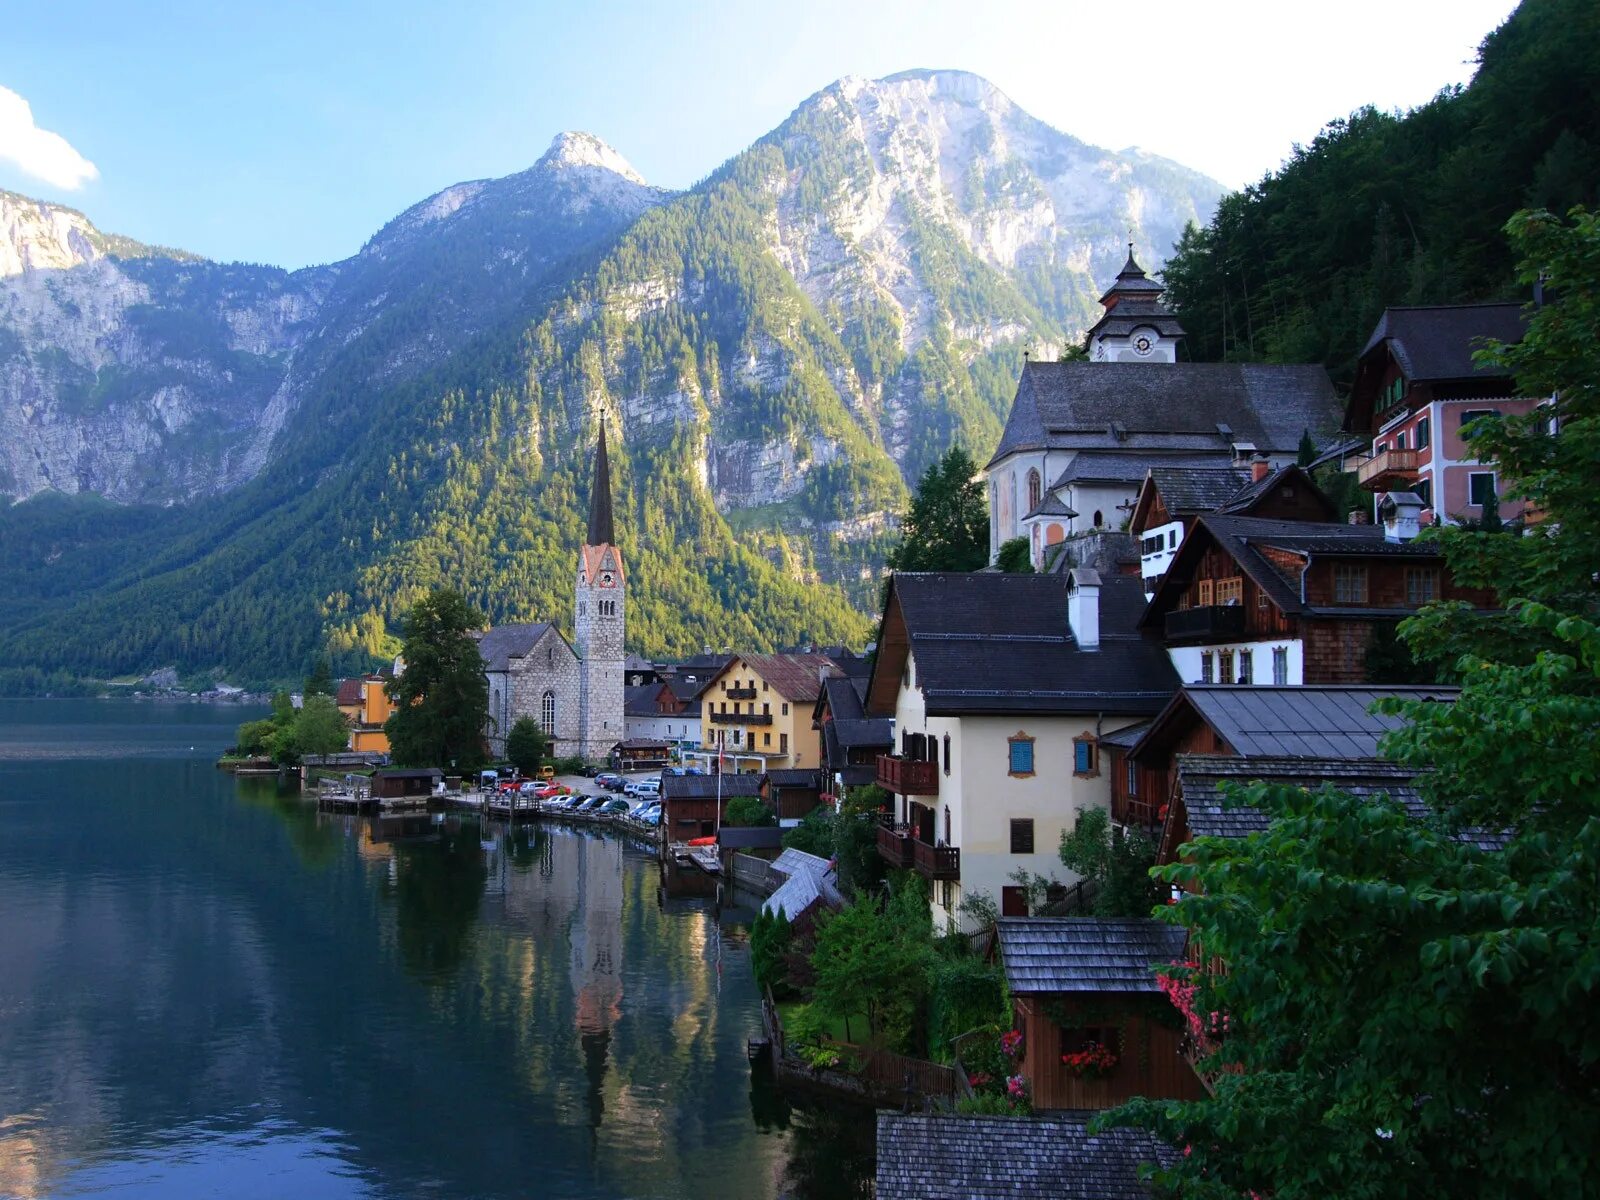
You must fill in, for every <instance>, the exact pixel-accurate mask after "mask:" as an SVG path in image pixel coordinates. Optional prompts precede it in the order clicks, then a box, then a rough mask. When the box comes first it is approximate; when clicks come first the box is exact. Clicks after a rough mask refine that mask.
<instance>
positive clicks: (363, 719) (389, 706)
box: [334, 675, 394, 754]
mask: <svg viewBox="0 0 1600 1200" xmlns="http://www.w3.org/2000/svg"><path fill="white" fill-rule="evenodd" d="M389 682H390V681H389V679H388V678H387V677H385V676H383V675H360V676H354V677H352V678H350V679H341V680H340V681H339V686H338V689H337V690H336V691H335V693H334V703H335V704H336V705H337V706H338V709H339V712H340V713H342V714H343V716H344V719H345V721H346V722H347V723H348V724H349V726H350V740H349V742H348V743H347V745H348V748H349V749H350V750H351V751H353V752H357V753H363V754H387V753H389V735H388V734H387V733H385V732H384V728H383V725H384V722H385V721H387V720H388V719H389V718H390V716H392V715H393V714H394V703H393V701H391V700H390V699H389V692H388V685H389Z"/></svg>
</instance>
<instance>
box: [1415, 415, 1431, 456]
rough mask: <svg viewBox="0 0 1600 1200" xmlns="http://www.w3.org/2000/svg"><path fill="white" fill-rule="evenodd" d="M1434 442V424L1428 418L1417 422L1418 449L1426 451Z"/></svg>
mask: <svg viewBox="0 0 1600 1200" xmlns="http://www.w3.org/2000/svg"><path fill="white" fill-rule="evenodd" d="M1432 440H1433V422H1432V421H1430V420H1429V419H1428V418H1427V417H1423V418H1422V420H1420V421H1418V422H1417V449H1418V450H1426V449H1428V446H1429V444H1430V443H1431V442H1432Z"/></svg>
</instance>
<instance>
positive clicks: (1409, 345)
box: [1361, 304, 1527, 383]
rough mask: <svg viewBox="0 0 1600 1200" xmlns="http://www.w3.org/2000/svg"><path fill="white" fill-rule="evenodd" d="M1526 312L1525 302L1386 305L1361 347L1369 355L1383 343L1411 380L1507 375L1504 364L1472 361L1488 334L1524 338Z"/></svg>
mask: <svg viewBox="0 0 1600 1200" xmlns="http://www.w3.org/2000/svg"><path fill="white" fill-rule="evenodd" d="M1526 321H1527V316H1526V314H1525V313H1524V311H1523V306H1522V305H1521V304H1431V305H1422V306H1418V307H1415V308H1386V309H1384V311H1383V316H1381V317H1379V318H1378V326H1377V328H1376V329H1374V330H1373V331H1372V336H1371V337H1370V338H1368V339H1367V344H1366V346H1365V347H1363V348H1362V351H1361V357H1362V358H1365V357H1366V356H1367V355H1368V354H1370V353H1371V352H1372V351H1373V350H1374V349H1376V348H1377V347H1378V346H1379V345H1380V344H1381V343H1384V342H1387V343H1388V346H1389V352H1390V353H1391V354H1393V355H1394V359H1395V361H1396V362H1397V363H1399V364H1400V369H1401V371H1403V372H1404V373H1405V376H1406V379H1408V380H1409V381H1411V382H1413V383H1417V382H1424V383H1432V382H1438V381H1440V380H1445V379H1496V378H1505V377H1508V376H1509V375H1510V374H1511V372H1509V371H1507V370H1506V369H1505V368H1504V367H1496V366H1485V365H1483V364H1480V363H1477V362H1474V361H1473V358H1472V355H1473V352H1474V351H1475V350H1479V349H1482V347H1483V343H1484V341H1485V340H1487V339H1492V340H1494V341H1498V342H1512V343H1515V342H1520V341H1521V340H1522V335H1523V334H1524V333H1525V332H1526Z"/></svg>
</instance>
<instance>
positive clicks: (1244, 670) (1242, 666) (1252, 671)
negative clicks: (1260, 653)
mask: <svg viewBox="0 0 1600 1200" xmlns="http://www.w3.org/2000/svg"><path fill="white" fill-rule="evenodd" d="M1255 658H1256V656H1255V651H1253V650H1241V651H1239V682H1240V683H1254V682H1255V681H1256V665H1255Z"/></svg>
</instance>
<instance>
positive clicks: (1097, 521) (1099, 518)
mask: <svg viewBox="0 0 1600 1200" xmlns="http://www.w3.org/2000/svg"><path fill="white" fill-rule="evenodd" d="M1105 523H1106V518H1105V515H1104V514H1103V513H1102V512H1101V511H1100V510H1099V509H1098V508H1097V509H1095V510H1094V527H1095V528H1096V529H1099V528H1100V527H1101V526H1102V525H1104V524H1105Z"/></svg>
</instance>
